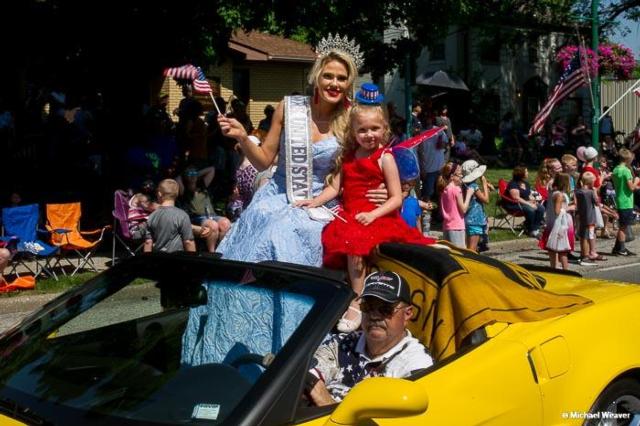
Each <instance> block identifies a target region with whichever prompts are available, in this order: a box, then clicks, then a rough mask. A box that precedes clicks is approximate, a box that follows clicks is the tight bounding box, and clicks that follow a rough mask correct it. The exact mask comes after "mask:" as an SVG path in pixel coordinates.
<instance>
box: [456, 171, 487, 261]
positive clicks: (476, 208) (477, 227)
mask: <svg viewBox="0 0 640 426" xmlns="http://www.w3.org/2000/svg"><path fill="white" fill-rule="evenodd" d="M486 170H487V166H484V165H482V166H481V165H480V164H478V162H477V161H475V160H467V161H465V162H464V163H462V173H463V175H464V176H463V177H462V182H463V183H464V185H465V189H466V192H471V194H472V196H471V202H470V203H469V208H468V209H467V213H466V214H465V216H464V224H465V228H466V232H467V248H468V249H469V250H473V251H478V242H479V241H480V237H482V235H484V233H485V227H486V225H487V215H486V214H485V213H484V207H483V204H487V203H488V202H489V191H490V190H491V189H493V186H492V185H491V184H490V183H489V182H487V178H485V177H484V172H485V171H486ZM478 179H480V185H478V182H477V180H478Z"/></svg>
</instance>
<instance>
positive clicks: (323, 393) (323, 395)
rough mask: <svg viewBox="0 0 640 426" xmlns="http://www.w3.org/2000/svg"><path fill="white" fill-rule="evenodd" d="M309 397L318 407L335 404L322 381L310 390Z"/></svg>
mask: <svg viewBox="0 0 640 426" xmlns="http://www.w3.org/2000/svg"><path fill="white" fill-rule="evenodd" d="M309 397H310V398H311V401H312V402H313V403H314V404H315V405H317V406H318V407H323V406H325V405H331V404H335V403H336V401H334V399H333V398H332V397H331V394H330V393H329V391H328V390H327V386H326V385H325V384H324V382H323V381H322V380H318V381H317V382H316V384H315V386H314V387H312V388H311V391H309Z"/></svg>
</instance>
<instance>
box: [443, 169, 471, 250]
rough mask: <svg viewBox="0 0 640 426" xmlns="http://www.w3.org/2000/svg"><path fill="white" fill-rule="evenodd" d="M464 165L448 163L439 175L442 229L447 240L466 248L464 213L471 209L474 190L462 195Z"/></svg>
mask: <svg viewBox="0 0 640 426" xmlns="http://www.w3.org/2000/svg"><path fill="white" fill-rule="evenodd" d="M461 186H462V167H460V165H459V164H457V163H447V164H445V165H444V167H443V168H442V173H441V175H440V177H438V191H439V192H440V209H441V212H442V230H443V231H444V232H443V236H442V238H444V239H445V240H447V241H449V242H451V243H452V244H454V245H456V246H458V247H462V248H466V242H465V240H466V236H465V225H464V214H465V213H466V212H467V210H468V209H469V203H470V202H471V196H472V195H473V192H471V191H467V194H466V196H463V195H462V188H461Z"/></svg>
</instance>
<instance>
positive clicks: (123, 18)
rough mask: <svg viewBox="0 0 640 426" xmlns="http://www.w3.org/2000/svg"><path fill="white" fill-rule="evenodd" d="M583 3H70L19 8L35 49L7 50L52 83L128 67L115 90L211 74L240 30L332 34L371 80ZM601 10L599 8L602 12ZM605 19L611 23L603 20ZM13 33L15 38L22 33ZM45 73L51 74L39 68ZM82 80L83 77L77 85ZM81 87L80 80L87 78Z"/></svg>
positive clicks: (54, 0)
mask: <svg viewBox="0 0 640 426" xmlns="http://www.w3.org/2000/svg"><path fill="white" fill-rule="evenodd" d="M589 3H590V1H588V0H536V1H531V0H484V1H472V0H395V1H393V0H392V1H389V0H353V1H344V0H307V1H304V2H299V1H293V0H271V1H260V0H240V1H236V2H223V1H219V0H213V1H212V0H209V1H203V0H182V1H180V2H173V1H168V0H159V1H156V2H143V1H140V0H132V1H127V2H124V1H121V2H115V3H114V2H107V1H100V0H98V1H91V2H80V1H77V0H76V1H73V0H72V1H67V0H47V1H41V0H25V1H23V2H18V4H17V7H16V8H15V13H14V14H11V15H10V16H9V15H7V16H5V18H6V21H7V22H10V23H11V25H6V26H2V29H1V30H0V31H4V32H5V33H4V34H3V35H4V36H5V37H4V38H5V39H7V40H10V39H13V38H14V37H15V34H17V33H21V34H29V35H30V39H32V40H38V42H37V43H33V44H31V45H30V46H29V48H27V49H25V48H22V47H21V46H20V45H19V44H17V43H15V44H14V43H9V45H8V46H7V50H8V52H7V53H8V57H11V58H12V62H13V63H25V64H29V65H28V66H29V67H33V68H34V69H32V70H31V69H28V70H27V73H30V74H33V75H35V76H36V78H39V79H41V80H43V81H42V82H43V83H45V84H47V83H50V81H49V80H52V81H56V80H57V79H63V80H64V79H66V80H67V81H68V82H75V81H80V80H82V79H83V78H85V77H86V76H91V77H92V78H93V79H94V81H103V80H107V79H110V80H114V78H115V79H118V77H117V76H116V77H114V72H113V71H114V69H117V68H118V67H122V65H124V64H126V65H127V68H128V70H129V71H128V72H127V73H124V72H123V74H126V77H125V76H122V78H121V79H120V80H119V81H114V82H113V84H114V86H118V87H121V86H122V83H123V82H124V81H126V80H125V79H128V80H130V79H131V78H132V77H131V76H132V75H134V72H133V70H135V75H136V76H137V79H138V81H139V79H144V78H145V77H147V78H152V77H153V76H157V75H158V74H159V70H161V69H162V68H164V67H167V66H175V65H181V64H184V63H187V62H191V63H194V64H197V65H200V66H206V65H209V64H214V63H216V62H219V61H221V60H223V59H224V55H226V54H227V53H228V51H227V48H226V46H227V43H228V40H229V37H230V36H231V34H232V32H233V31H234V30H235V29H237V28H243V29H246V30H252V29H257V30H261V31H267V32H269V33H273V34H281V35H284V36H287V37H291V38H293V39H295V40H299V41H304V42H308V43H311V44H315V43H316V42H317V41H318V40H319V39H320V38H321V37H323V36H325V35H327V34H328V33H334V34H335V33H340V34H342V35H347V36H349V37H352V38H355V39H356V40H357V41H358V42H359V43H360V45H361V47H362V49H363V50H364V52H365V58H366V64H367V69H365V70H364V71H370V72H371V73H372V74H373V76H374V77H377V76H381V75H382V74H383V73H385V72H387V71H389V70H391V69H393V68H395V67H397V66H398V65H401V66H402V64H403V63H404V58H405V56H406V55H407V54H411V55H412V56H413V57H414V58H415V57H417V55H418V53H419V52H420V50H421V48H422V47H424V46H433V45H434V44H435V43H437V42H439V41H441V40H442V39H443V38H444V37H445V36H446V34H447V32H448V30H449V28H450V25H452V24H453V25H459V26H460V27H461V28H467V27H470V26H473V27H474V28H478V27H480V28H482V29H483V32H484V35H485V36H486V37H487V38H489V39H495V38H498V39H499V40H500V42H501V43H503V44H505V43H506V44H510V43H516V42H521V41H522V40H524V39H527V38H535V37H537V35H538V34H540V33H544V32H545V31H546V32H548V31H550V30H552V28H553V26H556V28H557V26H559V25H562V26H563V27H564V28H566V25H567V23H568V22H571V21H573V20H575V16H576V15H578V16H588V14H589V9H588V6H589ZM603 3H604V2H603ZM639 9H640V6H638V0H615V1H611V2H607V4H606V5H603V7H602V10H603V16H601V18H602V22H603V25H604V27H605V28H607V25H609V24H610V23H609V22H608V21H607V20H605V17H606V16H609V17H610V16H614V15H615V16H619V15H622V16H625V17H627V18H629V17H631V18H635V19H637V18H638V13H639ZM607 14H608V15H607ZM393 27H400V28H404V27H406V29H407V30H408V35H409V38H403V37H401V38H399V39H396V40H392V41H389V42H387V43H386V44H385V43H383V41H382V34H383V33H384V31H385V29H389V28H393ZM18 29H19V31H18ZM42 64H47V65H46V68H47V73H41V72H37V70H36V68H37V67H38V66H42ZM401 71H403V70H401ZM82 74H84V76H82ZM85 79H86V78H85Z"/></svg>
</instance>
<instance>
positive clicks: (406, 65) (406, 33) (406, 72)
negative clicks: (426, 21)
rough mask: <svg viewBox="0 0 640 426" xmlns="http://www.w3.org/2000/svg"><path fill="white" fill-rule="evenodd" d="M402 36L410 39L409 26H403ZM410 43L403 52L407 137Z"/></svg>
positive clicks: (409, 103) (409, 123)
mask: <svg viewBox="0 0 640 426" xmlns="http://www.w3.org/2000/svg"><path fill="white" fill-rule="evenodd" d="M402 36H403V37H404V38H406V39H407V42H408V41H409V40H410V37H411V35H410V34H409V27H407V26H406V24H405V26H404V28H403V31H402ZM410 44H411V43H407V45H406V49H407V51H406V52H405V54H404V112H405V118H406V119H407V121H406V125H405V135H406V137H407V138H410V137H411V130H412V129H411V127H412V126H411V121H412V117H411V109H412V108H411V103H412V101H411V83H412V81H411V49H409V45H410Z"/></svg>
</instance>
